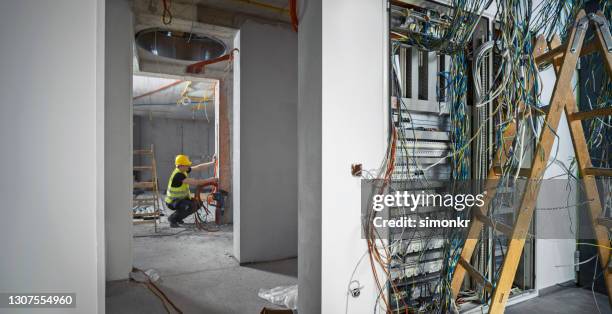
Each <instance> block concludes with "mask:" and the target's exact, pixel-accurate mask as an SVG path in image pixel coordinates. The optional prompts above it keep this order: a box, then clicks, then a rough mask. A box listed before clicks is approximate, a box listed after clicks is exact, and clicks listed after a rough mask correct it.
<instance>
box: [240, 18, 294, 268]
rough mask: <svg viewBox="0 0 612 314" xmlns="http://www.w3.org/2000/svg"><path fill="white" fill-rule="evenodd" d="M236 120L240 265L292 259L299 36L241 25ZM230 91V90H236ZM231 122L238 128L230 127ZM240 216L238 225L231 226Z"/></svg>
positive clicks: (267, 27) (280, 29)
mask: <svg viewBox="0 0 612 314" xmlns="http://www.w3.org/2000/svg"><path fill="white" fill-rule="evenodd" d="M239 36H240V42H239V45H238V46H239V47H240V48H239V49H240V56H239V63H235V64H234V70H235V71H236V68H237V67H238V66H239V67H240V70H239V72H238V74H236V72H234V75H235V76H236V75H239V79H236V77H235V78H234V79H235V81H237V85H238V86H239V87H238V88H240V92H239V93H240V94H239V96H238V97H236V95H235V97H234V99H235V100H238V98H239V100H238V104H239V105H237V104H236V103H234V117H236V116H237V115H238V116H239V119H237V120H238V123H239V128H238V129H237V128H234V134H233V135H234V140H236V137H239V143H237V145H239V149H238V151H236V150H234V156H233V157H234V159H235V160H236V159H238V160H239V163H240V166H239V168H236V167H234V174H235V176H234V180H236V177H238V178H239V179H238V182H234V184H239V186H240V188H239V190H236V189H234V196H235V198H234V200H235V199H236V197H238V198H239V199H240V200H239V201H238V202H234V211H235V214H234V223H236V222H237V221H238V225H237V226H236V227H237V228H235V229H238V228H239V229H240V231H239V234H235V236H239V237H240V238H239V239H238V240H236V241H238V242H239V246H238V249H239V252H236V257H237V258H239V261H240V262H241V263H248V262H259V261H268V260H275V259H281V258H287V257H293V256H296V255H297V35H296V33H294V32H293V31H291V29H290V28H289V27H282V26H275V25H264V24H258V23H256V22H253V21H246V22H245V23H244V24H243V25H242V27H241V29H240V35H239ZM235 86H236V85H235ZM235 122H236V121H235ZM236 215H239V218H236Z"/></svg>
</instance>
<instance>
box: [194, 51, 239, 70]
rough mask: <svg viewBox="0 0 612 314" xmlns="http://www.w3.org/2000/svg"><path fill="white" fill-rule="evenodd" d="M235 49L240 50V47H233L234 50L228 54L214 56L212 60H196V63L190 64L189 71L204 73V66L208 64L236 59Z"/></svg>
mask: <svg viewBox="0 0 612 314" xmlns="http://www.w3.org/2000/svg"><path fill="white" fill-rule="evenodd" d="M234 51H239V50H238V48H234V49H232V51H230V52H229V53H228V54H226V55H222V56H220V57H218V58H214V59H210V60H204V61H200V62H196V63H194V64H191V65H189V66H187V73H195V74H197V73H202V72H204V66H207V65H209V64H214V63H218V62H222V61H227V60H229V61H231V60H233V59H234Z"/></svg>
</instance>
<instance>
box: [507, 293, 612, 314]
mask: <svg viewBox="0 0 612 314" xmlns="http://www.w3.org/2000/svg"><path fill="white" fill-rule="evenodd" d="M595 298H596V299H597V304H598V305H599V310H600V312H601V313H602V314H610V313H612V309H610V304H609V303H608V296H606V295H604V294H601V293H597V292H596V293H595ZM506 313H507V314H524V313H538V314H548V313H550V314H583V313H584V314H593V313H595V314H597V313H599V312H598V311H597V307H596V306H595V301H594V299H593V293H592V292H591V290H590V289H584V288H562V289H560V290H558V291H555V292H552V293H550V294H546V295H543V296H539V297H537V298H533V299H531V300H528V301H525V302H522V303H519V304H516V305H513V306H509V307H508V308H507V309H506Z"/></svg>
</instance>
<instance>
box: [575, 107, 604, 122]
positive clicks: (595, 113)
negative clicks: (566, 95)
mask: <svg viewBox="0 0 612 314" xmlns="http://www.w3.org/2000/svg"><path fill="white" fill-rule="evenodd" d="M607 116H612V107H608V108H599V109H594V110H591V111H582V112H576V113H573V114H571V115H570V116H569V119H570V120H572V121H574V120H587V119H592V118H596V117H607Z"/></svg>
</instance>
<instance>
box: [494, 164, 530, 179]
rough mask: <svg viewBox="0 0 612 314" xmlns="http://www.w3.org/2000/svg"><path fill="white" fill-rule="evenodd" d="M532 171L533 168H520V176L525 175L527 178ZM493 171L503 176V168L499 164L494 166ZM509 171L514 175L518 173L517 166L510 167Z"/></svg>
mask: <svg viewBox="0 0 612 314" xmlns="http://www.w3.org/2000/svg"><path fill="white" fill-rule="evenodd" d="M530 171H531V168H520V169H519V177H525V178H527V177H529V174H530ZM493 172H494V173H495V175H498V176H501V174H502V168H501V167H499V166H495V167H493ZM509 173H510V174H511V175H514V174H515V173H516V168H512V169H510V171H509Z"/></svg>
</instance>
